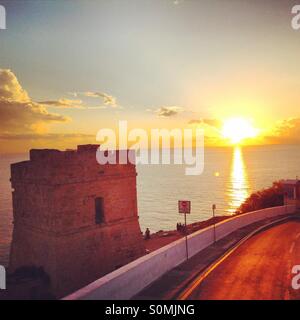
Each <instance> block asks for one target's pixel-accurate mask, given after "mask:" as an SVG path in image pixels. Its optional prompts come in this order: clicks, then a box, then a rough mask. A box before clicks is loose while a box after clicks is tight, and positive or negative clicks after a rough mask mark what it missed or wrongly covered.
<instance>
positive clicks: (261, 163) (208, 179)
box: [0, 145, 300, 266]
mask: <svg viewBox="0 0 300 320" xmlns="http://www.w3.org/2000/svg"><path fill="white" fill-rule="evenodd" d="M24 160H28V154H0V265H4V266H7V264H8V260H9V250H10V243H11V237H12V229H13V223H12V222H13V214H12V200H11V186H10V164H11V163H16V162H20V161H24ZM185 169H186V166H185V165H175V164H173V165H172V164H171V165H137V172H138V176H137V196H138V214H139V221H140V226H141V230H142V231H143V232H144V231H145V229H146V228H149V229H150V231H151V232H157V231H159V230H165V231H166V230H174V229H175V228H176V224H177V223H178V222H181V223H183V221H184V216H183V215H182V214H179V213H178V201H179V200H189V201H191V213H190V214H188V215H187V223H192V222H197V221H202V220H206V219H208V218H210V217H211V216H212V205H213V204H215V205H216V208H217V209H216V212H215V214H216V215H232V214H234V212H235V211H236V209H237V208H238V207H239V206H240V204H241V203H242V202H243V201H244V200H245V199H246V198H247V197H248V196H249V195H250V194H251V193H252V192H254V191H257V190H260V189H262V188H267V187H269V186H271V185H272V183H273V182H274V181H277V180H280V179H287V178H290V179H294V178H296V177H297V176H299V177H300V146H297V145H269V146H255V147H250V146H247V147H216V148H209V147H207V148H205V150H204V170H203V173H202V174H200V175H195V176H188V175H186V174H185Z"/></svg>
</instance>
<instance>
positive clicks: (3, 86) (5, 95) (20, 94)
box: [0, 69, 68, 132]
mask: <svg viewBox="0 0 300 320" xmlns="http://www.w3.org/2000/svg"><path fill="white" fill-rule="evenodd" d="M66 121H68V118H66V117H64V116H62V115H59V114H56V113H50V112H48V111H47V109H46V108H45V107H44V106H43V105H41V104H39V103H37V102H34V101H32V100H31V99H30V97H29V95H28V93H27V92H26V91H25V90H24V89H23V88H22V86H21V85H20V83H19V81H18V79H17V77H16V76H15V75H14V73H13V72H12V71H10V70H8V69H0V125H1V129H0V132H31V131H35V132H38V131H44V130H45V127H46V126H47V125H48V124H50V123H59V122H66Z"/></svg>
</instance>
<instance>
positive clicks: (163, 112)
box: [154, 106, 183, 118]
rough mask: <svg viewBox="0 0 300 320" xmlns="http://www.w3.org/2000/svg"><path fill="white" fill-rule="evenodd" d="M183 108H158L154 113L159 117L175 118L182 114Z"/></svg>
mask: <svg viewBox="0 0 300 320" xmlns="http://www.w3.org/2000/svg"><path fill="white" fill-rule="evenodd" d="M182 111H183V108H181V107H177V106H170V107H160V108H158V109H156V110H155V111H154V112H155V113H156V114H157V115H158V116H159V117H165V118H167V117H173V116H176V115H177V114H178V113H179V112H182Z"/></svg>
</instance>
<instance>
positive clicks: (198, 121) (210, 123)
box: [189, 119, 222, 129]
mask: <svg viewBox="0 0 300 320" xmlns="http://www.w3.org/2000/svg"><path fill="white" fill-rule="evenodd" d="M189 124H192V125H193V124H196V125H208V126H211V127H215V128H218V129H219V128H220V127H221V125H222V121H220V120H218V119H192V120H190V121H189Z"/></svg>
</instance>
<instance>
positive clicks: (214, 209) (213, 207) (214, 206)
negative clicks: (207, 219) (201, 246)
mask: <svg viewBox="0 0 300 320" xmlns="http://www.w3.org/2000/svg"><path fill="white" fill-rule="evenodd" d="M216 209H217V206H216V205H215V204H213V205H212V211H213V218H215V211H216ZM214 243H216V222H215V219H214Z"/></svg>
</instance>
